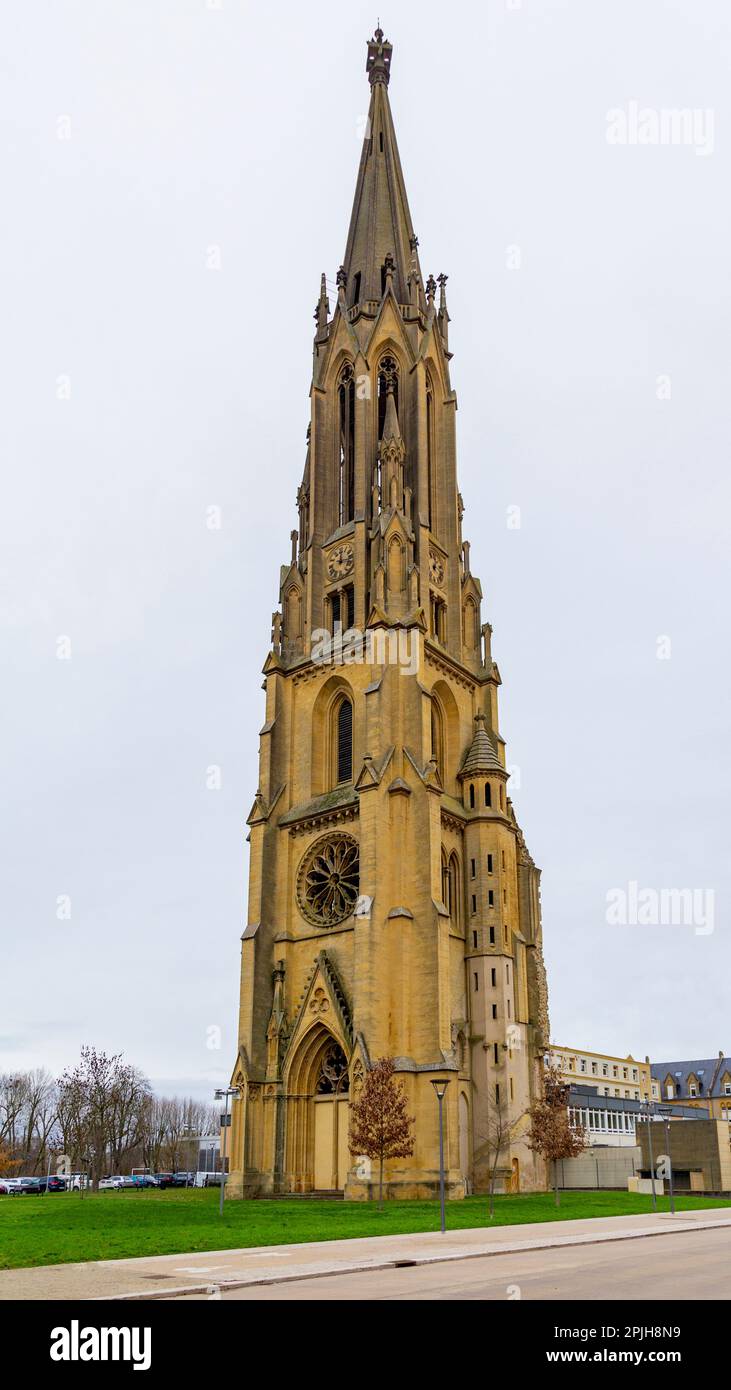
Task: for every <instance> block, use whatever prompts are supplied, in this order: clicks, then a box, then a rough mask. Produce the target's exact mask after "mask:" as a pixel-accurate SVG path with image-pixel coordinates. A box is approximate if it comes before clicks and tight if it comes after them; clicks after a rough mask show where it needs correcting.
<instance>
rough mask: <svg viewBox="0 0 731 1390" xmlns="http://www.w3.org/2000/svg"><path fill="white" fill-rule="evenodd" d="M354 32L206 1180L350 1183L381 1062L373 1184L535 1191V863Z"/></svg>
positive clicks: (539, 979) (388, 50)
mask: <svg viewBox="0 0 731 1390" xmlns="http://www.w3.org/2000/svg"><path fill="white" fill-rule="evenodd" d="M391 59H392V46H391V44H390V43H388V42H387V40H386V39H385V38H384V35H383V33H382V31H381V30H380V29H377V30H376V33H375V35H374V37H373V39H372V40H371V41H370V43H369V44H368V56H367V73H368V80H369V83H370V88H371V96H370V109H369V115H368V125H367V129H366V136H365V140H364V144H363V151H362V154H361V159H360V167H359V169H358V176H357V183H356V190H355V199H354V202H353V211H352V216H351V220H350V227H349V230H348V236H347V243H346V248H345V256H344V260H343V264H342V266H341V267H340V270H339V271H338V274H337V298H336V299H335V302H334V304H333V305H331V303H330V299H329V296H328V291H327V281H326V278H325V276H323V277H322V283H321V289H320V295H319V299H318V301H317V306H316V310H315V334H314V344H313V364H312V387H311V392H310V421H309V427H308V432H307V455H306V461H305V468H304V475H303V477H302V481H301V484H300V487H299V490H298V492H297V507H298V512H299V524H298V527H297V529H296V530H295V531H293V533H292V537H291V540H292V553H291V559H290V561H289V563H288V564H286V565H284V566H283V568H282V570H281V574H280V606H279V607H278V609H277V611H276V613H275V614H274V618H273V625H272V641H271V650H270V651H269V654H268V656H267V659H266V662H265V666H264V674H265V688H266V714H265V718H264V724H263V728H262V730H261V734H260V771H259V786H258V788H257V791H256V795H255V797H254V801H253V805H252V808H251V813H250V815H249V819H248V825H249V831H250V844H251V860H250V877H249V900H248V925H247V926H246V929H245V931H244V933H243V937H242V951H241V992H240V1012H239V1027H238V1053H237V1057H236V1061H235V1065H234V1068H233V1073H232V1084H233V1085H234V1086H235V1087H236V1088H237V1089H238V1095H237V1098H236V1099H235V1100H234V1103H233V1125H232V1130H231V1157H230V1174H231V1175H230V1180H229V1184H228V1187H227V1193H228V1195H229V1197H236V1196H243V1195H254V1194H257V1193H271V1192H313V1191H314V1192H319V1191H322V1192H333V1191H335V1192H337V1191H340V1192H344V1193H345V1194H346V1196H348V1197H351V1198H364V1199H365V1198H367V1197H368V1196H369V1195H370V1192H371V1174H370V1171H369V1164H368V1162H367V1161H365V1160H363V1159H362V1157H361V1156H359V1155H358V1154H352V1153H351V1152H350V1150H349V1108H348V1105H349V1101H351V1100H352V1099H353V1097H354V1096H356V1095H357V1094H358V1093H359V1090H360V1088H361V1087H362V1085H363V1079H364V1077H365V1075H366V1072H367V1070H368V1068H369V1067H370V1066H371V1064H372V1063H373V1061H374V1060H375V1059H377V1058H380V1057H390V1058H393V1059H394V1061H395V1067H396V1075H397V1079H398V1081H399V1082H400V1084H401V1085H402V1086H403V1087H404V1089H405V1091H406V1095H407V1098H408V1106H409V1112H410V1114H411V1115H412V1116H413V1117H414V1127H413V1137H414V1151H413V1154H412V1155H411V1156H410V1157H409V1158H399V1159H394V1160H392V1161H390V1162H389V1163H388V1164H387V1169H386V1180H387V1190H388V1194H389V1196H392V1197H401V1196H414V1197H416V1196H428V1195H431V1194H434V1192H435V1191H436V1190H437V1187H438V1182H439V1127H438V1113H439V1112H438V1105H437V1100H436V1095H435V1091H434V1087H433V1085H432V1082H433V1081H439V1080H442V1081H446V1082H447V1083H448V1085H447V1089H446V1097H445V1105H444V1132H445V1163H446V1170H447V1188H448V1192H449V1195H450V1196H452V1197H461V1196H463V1195H464V1194H465V1193H467V1192H470V1191H473V1190H475V1191H477V1190H481V1189H484V1188H485V1186H486V1184H487V1172H488V1164H489V1163H490V1162H491V1161H492V1155H491V1152H490V1147H491V1146H490V1139H491V1135H493V1134H494V1131H495V1120H496V1117H497V1118H498V1119H500V1118H502V1128H503V1130H504V1132H505V1133H506V1134H507V1141H506V1143H505V1145H504V1147H503V1148H502V1149H501V1152H500V1156H499V1178H500V1183H501V1185H502V1186H503V1188H504V1189H505V1190H508V1189H509V1190H520V1189H525V1190H528V1189H535V1188H542V1187H544V1185H545V1172H544V1168H543V1164H542V1162H541V1160H540V1159H539V1158H538V1157H537V1155H535V1154H534V1153H533V1152H532V1151H531V1150H530V1149H529V1147H528V1145H527V1143H526V1136H525V1131H526V1124H527V1121H526V1111H527V1109H528V1107H529V1106H530V1104H531V1102H532V1100H533V1099H534V1097H535V1095H536V1093H537V1090H538V1088H539V1085H540V1070H541V1064H542V1057H543V1053H544V1050H545V1048H546V1046H547V1042H548V1017H547V992H546V977H545V970H544V964H543V954H542V945H541V916H540V900H539V879H540V875H539V871H538V869H537V868H536V866H535V864H534V862H533V860H532V858H531V856H530V854H529V853H528V850H527V848H526V844H525V840H524V838H523V835H522V833H521V830H520V827H519V825H518V822H517V820H516V817H515V812H514V809H513V806H512V804H511V800H510V797H509V796H508V771H507V767H506V757H505V743H504V740H503V738H502V736H501V733H500V721H499V716H498V691H499V687H500V674H499V672H498V668H497V665H496V664H495V661H494V660H493V656H492V650H491V634H492V628H491V627H490V624H489V622H488V621H487V620H486V617H485V614H484V611H483V593H482V588H481V585H480V581H479V579H478V578H477V576H476V575H474V574H473V573H472V569H471V563H470V547H469V543H468V542H467V541H466V540H465V539H464V537H463V526H462V522H463V504H462V498H461V496H460V493H459V489H458V484H457V459H456V441H455V415H456V410H457V398H456V395H455V392H454V389H453V386H452V382H451V372H450V364H451V357H452V353H451V350H450V341H449V313H448V310H447V296H446V281H447V277H446V275H440V276H439V277H438V279H437V280H435V278H434V277H433V276H432V275H429V276H428V278H426V279H424V277H423V275H422V270H421V264H420V259H419V244H418V241H417V238H416V235H415V232H414V227H413V224H412V220H411V214H410V212H409V203H408V199H407V196H406V187H405V183H404V176H403V171H402V167H401V160H400V158H399V152H398V148H397V144H396V136H395V132H394V125H393V119H392V115H391V109H390V105H389V95H388V87H389V79H390V75H391Z"/></svg>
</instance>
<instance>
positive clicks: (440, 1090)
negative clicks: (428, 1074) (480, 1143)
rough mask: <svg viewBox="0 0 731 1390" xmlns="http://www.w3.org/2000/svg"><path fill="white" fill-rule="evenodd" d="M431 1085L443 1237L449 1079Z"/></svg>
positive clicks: (435, 1081) (441, 1079)
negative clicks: (435, 1106)
mask: <svg viewBox="0 0 731 1390" xmlns="http://www.w3.org/2000/svg"><path fill="white" fill-rule="evenodd" d="M431 1084H432V1086H433V1087H434V1090H435V1091H436V1093H437V1100H438V1101H439V1211H440V1218H441V1222H440V1229H441V1232H442V1235H444V1232H445V1231H446V1229H447V1225H446V1220H445V1216H444V1096H445V1092H446V1090H447V1087H448V1085H449V1077H447V1078H446V1079H444V1078H440V1079H438V1080H432V1083H431Z"/></svg>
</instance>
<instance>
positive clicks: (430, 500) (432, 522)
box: [426, 378, 437, 532]
mask: <svg viewBox="0 0 731 1390" xmlns="http://www.w3.org/2000/svg"><path fill="white" fill-rule="evenodd" d="M426 516H427V524H428V526H429V529H430V530H431V531H434V532H436V529H437V528H436V509H435V506H434V394H433V392H432V385H431V381H430V380H429V379H428V378H427V383H426Z"/></svg>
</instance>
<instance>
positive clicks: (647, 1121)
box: [641, 1100, 657, 1211]
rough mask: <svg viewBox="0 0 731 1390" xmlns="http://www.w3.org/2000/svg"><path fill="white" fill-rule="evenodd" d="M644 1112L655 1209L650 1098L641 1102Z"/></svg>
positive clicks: (655, 1206)
mask: <svg viewBox="0 0 731 1390" xmlns="http://www.w3.org/2000/svg"><path fill="white" fill-rule="evenodd" d="M641 1104H642V1107H643V1109H644V1110H645V1114H644V1115H643V1116H642V1118H643V1120H644V1121H645V1124H646V1125H647V1147H648V1149H649V1152H650V1181H651V1183H652V1210H653V1211H657V1193H656V1191H655V1158H654V1155H653V1152H652V1121H653V1117H654V1106H653V1103H652V1101H651V1100H643V1101H642V1102H641Z"/></svg>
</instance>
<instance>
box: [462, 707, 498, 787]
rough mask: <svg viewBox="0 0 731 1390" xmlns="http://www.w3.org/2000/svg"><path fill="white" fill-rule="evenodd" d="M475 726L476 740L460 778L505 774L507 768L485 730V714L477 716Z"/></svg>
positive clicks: (471, 745)
mask: <svg viewBox="0 0 731 1390" xmlns="http://www.w3.org/2000/svg"><path fill="white" fill-rule="evenodd" d="M475 725H476V728H475V734H474V738H473V739H472V743H471V744H470V747H469V749H468V751H467V756H466V757H465V760H464V762H463V764H462V767H461V768H460V772H459V775H460V777H474V776H476V775H477V774H479V773H483V772H504V771H505V768H504V767H503V765H502V763H501V762H500V760H499V758H498V755H497V753H496V752H495V749H494V747H493V744H492V739H491V738H490V735H489V734H488V732H487V729H486V728H485V716H484V714H482V713H479V714H476V715H475Z"/></svg>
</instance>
